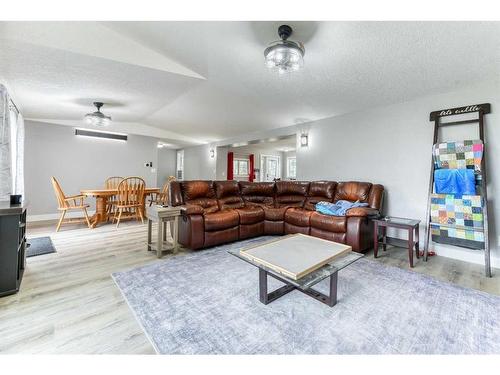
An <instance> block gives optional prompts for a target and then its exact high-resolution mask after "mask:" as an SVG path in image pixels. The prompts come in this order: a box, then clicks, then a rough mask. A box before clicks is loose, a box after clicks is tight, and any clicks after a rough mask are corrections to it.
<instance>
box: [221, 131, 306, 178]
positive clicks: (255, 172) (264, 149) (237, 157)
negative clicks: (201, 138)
mask: <svg viewBox="0 0 500 375" xmlns="http://www.w3.org/2000/svg"><path fill="white" fill-rule="evenodd" d="M296 145H297V137H296V135H295V134H292V135H288V136H282V137H279V138H273V139H267V140H255V141H251V142H245V143H244V144H241V143H240V144H233V145H228V146H223V147H222V148H223V149H225V150H224V151H227V152H219V151H218V152H217V155H218V158H219V155H220V158H221V160H218V165H222V158H224V160H227V165H231V166H232V168H227V175H226V174H225V173H222V171H220V170H219V172H220V173H219V172H218V176H219V178H225V179H228V180H237V181H256V182H265V181H268V182H272V181H279V180H295V179H297V159H296ZM219 149H220V148H219ZM219 149H218V150H219ZM221 151H222V150H221Z"/></svg>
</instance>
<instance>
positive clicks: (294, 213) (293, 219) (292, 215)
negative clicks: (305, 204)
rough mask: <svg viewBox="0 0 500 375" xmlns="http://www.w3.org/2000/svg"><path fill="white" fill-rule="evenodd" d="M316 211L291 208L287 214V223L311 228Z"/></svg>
mask: <svg viewBox="0 0 500 375" xmlns="http://www.w3.org/2000/svg"><path fill="white" fill-rule="evenodd" d="M313 212H314V211H308V210H305V209H303V208H297V207H293V208H289V209H288V210H286V213H285V223H289V224H293V225H295V226H298V227H309V226H310V218H311V215H312V214H313Z"/></svg>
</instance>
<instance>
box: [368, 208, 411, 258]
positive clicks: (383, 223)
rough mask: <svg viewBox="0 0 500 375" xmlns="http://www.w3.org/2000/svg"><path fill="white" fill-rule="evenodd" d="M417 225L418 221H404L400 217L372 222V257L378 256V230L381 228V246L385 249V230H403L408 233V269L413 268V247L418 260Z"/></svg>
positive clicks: (404, 219)
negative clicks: (389, 228)
mask: <svg viewBox="0 0 500 375" xmlns="http://www.w3.org/2000/svg"><path fill="white" fill-rule="evenodd" d="M419 224H420V220H413V219H406V218H402V217H386V218H382V219H375V220H373V225H374V231H373V255H374V257H375V258H376V257H377V256H378V236H379V228H382V246H383V249H384V251H385V250H386V248H387V228H388V227H391V228H398V229H405V230H407V231H408V258H409V260H410V267H411V268H413V247H415V250H416V255H417V259H418V258H420V254H419V252H420V250H419V230H418V228H419Z"/></svg>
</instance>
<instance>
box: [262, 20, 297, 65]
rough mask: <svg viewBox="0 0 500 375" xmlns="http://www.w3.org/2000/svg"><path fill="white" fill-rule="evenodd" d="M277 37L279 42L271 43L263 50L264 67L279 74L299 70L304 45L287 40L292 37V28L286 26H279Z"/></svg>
mask: <svg viewBox="0 0 500 375" xmlns="http://www.w3.org/2000/svg"><path fill="white" fill-rule="evenodd" d="M278 35H279V36H280V38H281V40H278V41H276V42H273V43H271V44H270V45H269V47H267V48H266V49H265V50H264V57H265V58H266V66H267V67H268V68H270V69H273V70H277V71H278V72H279V73H281V74H282V73H287V72H293V71H297V70H299V69H300V68H301V67H302V66H303V65H304V54H305V49H304V45H303V44H302V43H300V42H292V41H291V40H288V38H289V37H290V35H292V28H291V27H290V26H288V25H281V26H280V27H279V28H278Z"/></svg>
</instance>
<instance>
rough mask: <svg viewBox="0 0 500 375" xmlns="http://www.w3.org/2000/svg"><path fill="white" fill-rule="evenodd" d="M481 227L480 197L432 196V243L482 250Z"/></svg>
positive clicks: (481, 203) (482, 233)
mask: <svg viewBox="0 0 500 375" xmlns="http://www.w3.org/2000/svg"><path fill="white" fill-rule="evenodd" d="M483 223H484V220H483V202H482V198H481V196H479V195H463V196H462V198H455V196H454V195H453V194H449V195H448V194H432V195H431V234H432V237H433V241H436V242H445V243H450V244H455V245H460V246H466V247H470V248H477V249H480V248H483V243H484V232H483V227H484V226H483ZM453 239H456V240H453ZM440 240H441V241H440Z"/></svg>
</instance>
